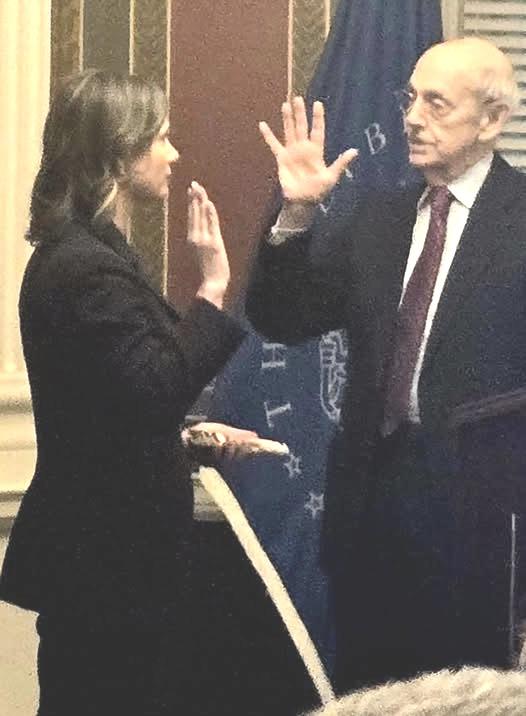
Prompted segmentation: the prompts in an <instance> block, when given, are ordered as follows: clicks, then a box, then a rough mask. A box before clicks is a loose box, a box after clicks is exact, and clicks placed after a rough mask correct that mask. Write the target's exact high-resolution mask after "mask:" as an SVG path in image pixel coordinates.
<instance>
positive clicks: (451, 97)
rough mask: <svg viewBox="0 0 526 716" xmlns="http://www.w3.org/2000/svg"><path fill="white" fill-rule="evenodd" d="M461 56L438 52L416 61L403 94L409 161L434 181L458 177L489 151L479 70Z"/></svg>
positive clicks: (446, 50) (436, 49)
mask: <svg viewBox="0 0 526 716" xmlns="http://www.w3.org/2000/svg"><path fill="white" fill-rule="evenodd" d="M460 59H461V58H459V57H458V53H456V52H455V51H453V50H452V49H451V48H450V47H449V48H448V47H445V46H436V47H434V48H432V49H431V50H429V51H428V52H426V53H425V54H424V55H423V56H422V57H421V58H420V60H419V61H418V63H417V65H416V67H415V69H414V71H413V74H412V75H411V79H410V80H409V84H408V87H407V91H406V93H405V116H404V125H405V131H406V134H407V141H408V144H409V161H410V162H411V164H412V165H413V166H415V167H417V168H418V169H421V170H422V171H423V173H424V175H425V176H426V177H427V178H428V179H429V178H430V177H431V178H432V179H434V180H435V181H444V182H446V183H447V182H448V181H450V180H451V179H454V178H456V177H457V176H460V175H461V174H462V173H463V172H464V171H466V169H468V168H469V167H470V166H472V165H473V164H474V163H475V162H476V161H478V159H479V158H480V157H481V156H482V154H484V153H485V151H487V150H486V149H485V147H484V144H483V143H482V141H481V137H480V133H481V129H482V128H483V126H484V117H485V116H486V113H485V106H484V104H483V102H482V100H481V97H480V95H479V94H478V93H477V80H478V75H477V72H476V70H473V69H472V70H470V69H469V65H468V69H466V68H465V67H464V66H463V64H462V62H461V61H460Z"/></svg>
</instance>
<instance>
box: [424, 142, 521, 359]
mask: <svg viewBox="0 0 526 716" xmlns="http://www.w3.org/2000/svg"><path fill="white" fill-rule="evenodd" d="M516 196H517V182H516V179H515V176H514V170H512V169H511V167H509V165H508V164H506V162H505V161H504V160H503V159H501V158H500V157H499V156H498V155H496V156H495V158H494V160H493V164H492V167H491V170H490V173H489V174H488V177H487V179H486V181H485V182H484V184H483V185H482V188H481V190H480V192H479V194H478V196H477V199H476V201H475V204H474V205H473V208H472V209H471V212H470V215H469V218H468V221H467V223H466V226H465V228H464V231H463V233H462V236H461V238H460V243H459V246H458V249H457V252H456V254H455V258H454V259H453V263H452V264H451V268H450V270H449V274H448V277H447V280H446V283H445V286H444V290H443V292H442V296H441V298H440V302H439V305H438V308H437V312H436V315H435V319H434V321H433V327H432V330H431V335H430V337H429V342H428V344H427V349H426V356H425V361H426V363H427V361H429V360H431V358H432V356H433V354H434V353H435V352H436V350H437V348H438V346H439V345H440V343H441V342H442V341H443V340H444V338H445V337H446V335H447V332H448V330H449V328H450V327H451V326H452V325H454V323H455V318H456V316H457V313H458V309H459V307H460V306H461V305H462V304H463V302H464V301H465V300H466V298H467V297H468V296H469V294H470V293H471V292H472V291H473V288H474V287H475V285H476V284H477V283H478V282H480V280H481V276H482V275H483V273H484V271H485V270H486V269H487V267H488V266H490V265H491V264H492V262H493V261H494V260H496V258H497V257H496V252H497V251H498V249H499V247H500V246H501V245H502V244H503V243H504V241H505V234H506V232H507V231H508V229H509V222H508V221H507V216H508V211H507V209H508V207H509V206H510V205H511V204H513V203H514V202H515V200H516Z"/></svg>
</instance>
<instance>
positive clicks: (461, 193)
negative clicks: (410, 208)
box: [418, 152, 493, 210]
mask: <svg viewBox="0 0 526 716" xmlns="http://www.w3.org/2000/svg"><path fill="white" fill-rule="evenodd" d="M492 161H493V152H490V153H489V154H486V155H484V156H483V157H482V159H479V161H478V162H477V163H476V164H474V165H473V166H472V167H470V168H469V169H468V170H467V171H465V172H464V174H462V175H461V176H459V177H458V178H457V179H454V180H453V181H452V182H451V183H450V184H448V185H447V188H448V189H449V191H450V192H451V193H452V194H453V198H454V199H455V200H456V201H458V202H459V203H460V204H462V205H463V206H465V207H466V209H471V207H472V206H473V204H474V203H475V199H476V198H477V194H478V193H479V191H480V188H481V186H482V185H483V184H484V181H485V179H486V177H487V176H488V173H489V170H490V167H491V163H492ZM428 195H429V187H427V188H426V190H425V191H424V193H423V194H422V196H421V197H420V200H419V202H418V210H420V209H422V208H423V206H425V203H426V200H427V197H428Z"/></svg>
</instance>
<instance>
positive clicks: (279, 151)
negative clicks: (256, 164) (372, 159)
mask: <svg viewBox="0 0 526 716" xmlns="http://www.w3.org/2000/svg"><path fill="white" fill-rule="evenodd" d="M281 111H282V116H283V135H284V142H283V143H281V142H280V141H279V140H278V139H277V138H276V135H275V134H274V132H273V131H272V130H271V129H270V127H269V126H268V124H267V123H266V122H260V123H259V130H260V132H261V134H262V135H263V139H264V140H265V142H266V143H267V144H268V146H269V147H270V150H271V151H272V153H273V154H274V157H275V158H276V164H277V168H278V176H279V181H280V184H281V190H282V192H283V197H284V199H285V201H287V202H291V203H302V204H318V203H319V202H320V201H322V200H323V199H324V198H325V197H326V196H327V194H329V192H330V191H331V190H332V189H333V187H334V186H335V185H336V183H337V182H338V179H339V178H340V176H341V174H342V173H343V172H344V171H345V169H346V168H347V167H348V166H349V164H350V163H351V162H352V161H353V159H354V158H355V157H356V155H357V154H358V152H357V150H356V149H347V150H346V151H345V152H343V153H342V154H340V156H339V157H338V158H337V159H335V161H334V162H333V163H332V164H330V165H329V166H327V165H326V164H325V158H324V148H325V115H324V110H323V104H322V103H321V102H318V101H316V102H314V105H313V108H312V127H311V130H310V133H309V127H308V122H307V112H306V109H305V102H304V101H303V98H302V97H295V98H294V99H293V101H292V103H291V102H284V103H283V106H282V109H281Z"/></svg>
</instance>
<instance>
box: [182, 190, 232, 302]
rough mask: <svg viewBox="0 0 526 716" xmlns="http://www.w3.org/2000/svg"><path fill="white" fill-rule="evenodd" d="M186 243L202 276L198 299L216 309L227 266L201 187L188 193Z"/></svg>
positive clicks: (214, 219)
mask: <svg viewBox="0 0 526 716" xmlns="http://www.w3.org/2000/svg"><path fill="white" fill-rule="evenodd" d="M188 241H189V242H190V244H192V245H193V246H194V248H195V251H196V254H197V262H198V264H199V271H200V274H201V285H200V286H199V289H198V291H197V296H199V297H201V298H205V299H206V300H207V301H210V302H211V303H213V304H215V305H216V306H217V307H218V308H222V306H223V298H224V295H225V292H226V289H227V287H228V284H229V281H230V266H229V264H228V256H227V253H226V250H225V244H224V243H223V237H222V235H221V228H220V226H219V217H218V215H217V211H216V208H215V206H214V204H213V203H212V202H211V201H210V199H209V198H208V196H207V193H206V191H205V189H204V187H202V186H201V185H200V184H198V183H197V182H195V181H193V182H192V183H191V185H190V187H189V189H188Z"/></svg>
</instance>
